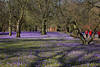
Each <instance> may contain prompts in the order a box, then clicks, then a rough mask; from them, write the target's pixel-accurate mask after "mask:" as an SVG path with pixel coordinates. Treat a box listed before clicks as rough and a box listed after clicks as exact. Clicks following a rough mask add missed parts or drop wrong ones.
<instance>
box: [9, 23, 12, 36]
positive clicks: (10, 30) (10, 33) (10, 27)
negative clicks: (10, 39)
mask: <svg viewBox="0 0 100 67" xmlns="http://www.w3.org/2000/svg"><path fill="white" fill-rule="evenodd" d="M9 36H12V26H11V22H9Z"/></svg>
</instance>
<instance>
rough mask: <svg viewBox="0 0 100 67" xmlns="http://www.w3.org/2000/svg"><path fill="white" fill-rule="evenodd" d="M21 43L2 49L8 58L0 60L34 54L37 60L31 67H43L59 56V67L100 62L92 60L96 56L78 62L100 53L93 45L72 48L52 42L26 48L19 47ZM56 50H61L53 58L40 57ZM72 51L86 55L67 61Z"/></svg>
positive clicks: (97, 47)
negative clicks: (89, 55) (87, 55)
mask: <svg viewBox="0 0 100 67" xmlns="http://www.w3.org/2000/svg"><path fill="white" fill-rule="evenodd" d="M20 42H21V41H16V42H10V43H9V44H10V45H11V46H5V48H0V53H1V54H2V53H4V54H7V57H4V58H0V60H5V59H8V58H12V57H20V56H22V55H21V54H20V53H25V52H29V53H31V52H34V53H33V54H32V55H34V56H36V57H37V59H36V60H35V61H34V62H30V63H29V67H42V64H43V61H44V60H47V59H52V58H54V57H55V56H58V55H61V57H59V58H57V59H56V60H57V61H58V62H60V63H61V66H59V67H71V66H75V65H81V64H85V63H98V62H99V61H100V59H92V60H91V58H93V57H94V56H91V57H89V58H87V59H82V61H78V60H79V59H80V58H82V57H84V56H85V55H86V54H91V53H93V52H94V51H100V46H99V45H92V46H82V45H76V46H71V45H70V46H67V44H68V43H66V45H59V46H57V43H52V41H50V42H51V44H52V45H50V44H48V45H46V46H29V47H24V46H25V45H24V44H22V45H17V44H18V43H20ZM22 42H25V41H22ZM29 42H30V41H29ZM7 43H8V42H6V43H3V44H2V45H5V44H7ZM46 43H48V41H46ZM13 44H16V45H13ZM34 44H35V43H33V44H32V45H34ZM40 44H41V43H40ZM27 45H28V44H27ZM62 47H65V48H66V49H63V48H62ZM54 48H60V49H59V52H56V53H55V54H53V55H51V56H47V57H42V56H40V55H39V54H40V53H41V52H54V51H56V50H57V49H54ZM68 48H69V49H68ZM53 49H54V50H53ZM57 51H58V50H57ZM72 51H84V52H85V53H82V54H80V55H78V56H76V57H73V58H70V59H68V60H66V59H65V58H66V57H68V54H69V53H71V52H72ZM33 60H34V59H33ZM66 61H69V62H66Z"/></svg>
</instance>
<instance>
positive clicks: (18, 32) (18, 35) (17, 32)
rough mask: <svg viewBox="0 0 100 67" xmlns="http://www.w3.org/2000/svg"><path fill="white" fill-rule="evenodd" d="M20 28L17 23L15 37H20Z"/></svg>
mask: <svg viewBox="0 0 100 67" xmlns="http://www.w3.org/2000/svg"><path fill="white" fill-rule="evenodd" d="M20 27H21V26H20V23H19V22H18V23H17V28H16V29H17V30H16V37H20V32H21V29H20Z"/></svg>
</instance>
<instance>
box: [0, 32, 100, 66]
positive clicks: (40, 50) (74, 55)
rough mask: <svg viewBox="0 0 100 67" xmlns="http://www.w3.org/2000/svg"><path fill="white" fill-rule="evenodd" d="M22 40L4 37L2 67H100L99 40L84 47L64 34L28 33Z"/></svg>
mask: <svg viewBox="0 0 100 67" xmlns="http://www.w3.org/2000/svg"><path fill="white" fill-rule="evenodd" d="M3 34H4V33H3ZM26 35H27V36H26ZM21 36H22V37H21V38H15V34H13V36H11V37H9V36H8V34H7V33H5V34H4V35H1V36H0V37H1V38H0V67H100V43H99V40H95V43H94V44H91V45H82V44H81V42H80V40H79V39H76V38H72V37H70V36H69V35H67V34H63V33H56V32H53V33H50V32H49V33H48V34H47V35H45V36H44V35H40V34H39V32H35V33H29V32H27V33H22V34H21Z"/></svg>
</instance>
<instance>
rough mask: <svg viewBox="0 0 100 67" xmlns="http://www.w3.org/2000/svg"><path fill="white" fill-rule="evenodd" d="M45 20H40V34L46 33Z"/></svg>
mask: <svg viewBox="0 0 100 67" xmlns="http://www.w3.org/2000/svg"><path fill="white" fill-rule="evenodd" d="M45 23H46V20H43V22H42V31H41V34H42V35H46V24H45Z"/></svg>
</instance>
